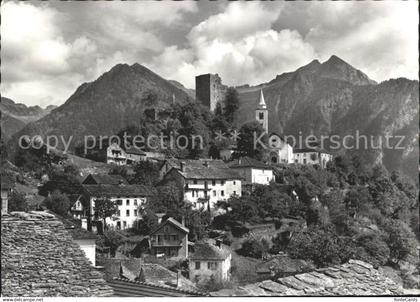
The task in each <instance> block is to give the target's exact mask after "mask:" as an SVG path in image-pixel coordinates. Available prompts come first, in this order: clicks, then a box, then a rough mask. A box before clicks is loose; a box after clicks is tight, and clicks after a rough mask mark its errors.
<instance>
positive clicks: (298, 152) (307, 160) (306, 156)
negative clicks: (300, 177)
mask: <svg viewBox="0 0 420 302" xmlns="http://www.w3.org/2000/svg"><path fill="white" fill-rule="evenodd" d="M293 153H294V154H293V156H294V161H295V163H297V164H302V165H318V166H320V167H321V168H323V169H325V168H326V167H327V163H328V162H329V161H331V160H332V159H333V156H332V154H330V153H329V152H328V151H326V150H324V149H322V148H320V147H318V146H310V147H307V148H301V149H294V150H293Z"/></svg>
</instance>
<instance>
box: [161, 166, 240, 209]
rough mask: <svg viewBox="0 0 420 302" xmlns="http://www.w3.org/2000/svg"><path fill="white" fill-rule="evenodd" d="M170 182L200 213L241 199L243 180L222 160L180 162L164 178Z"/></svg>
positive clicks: (164, 180)
mask: <svg viewBox="0 0 420 302" xmlns="http://www.w3.org/2000/svg"><path fill="white" fill-rule="evenodd" d="M167 181H174V182H175V183H176V184H177V185H178V187H179V188H180V189H181V190H182V192H183V196H184V200H185V201H189V202H191V203H192V204H193V205H194V207H195V208H197V209H198V208H206V207H207V208H209V209H211V208H214V205H215V204H216V203H217V201H219V200H227V199H229V198H230V197H232V196H241V195H242V176H241V175H240V174H239V173H238V172H236V171H234V170H232V169H230V168H229V167H228V166H227V165H226V164H225V163H224V162H223V161H221V160H188V161H180V162H179V166H177V167H173V168H171V169H170V170H169V172H168V173H166V175H165V176H164V177H163V182H167Z"/></svg>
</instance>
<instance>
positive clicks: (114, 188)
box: [83, 185, 155, 197]
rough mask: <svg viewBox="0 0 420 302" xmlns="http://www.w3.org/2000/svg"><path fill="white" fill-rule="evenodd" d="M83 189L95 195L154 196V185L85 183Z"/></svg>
mask: <svg viewBox="0 0 420 302" xmlns="http://www.w3.org/2000/svg"><path fill="white" fill-rule="evenodd" d="M83 190H84V191H85V192H86V193H87V194H89V195H90V196H93V197H119V196H120V197H147V196H153V195H154V194H155V191H154V189H153V187H150V186H144V185H83Z"/></svg>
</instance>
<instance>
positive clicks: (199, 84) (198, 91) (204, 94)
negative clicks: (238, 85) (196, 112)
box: [195, 74, 227, 112]
mask: <svg viewBox="0 0 420 302" xmlns="http://www.w3.org/2000/svg"><path fill="white" fill-rule="evenodd" d="M226 89H227V86H225V85H223V84H222V79H221V78H220V77H219V75H218V74H202V75H199V76H196V77H195V98H196V101H197V102H199V103H201V104H203V105H204V106H206V107H207V108H208V109H209V110H210V111H213V112H214V110H215V109H216V106H217V103H220V104H221V105H222V107H224V106H223V105H224V104H223V102H224V98H225V94H226Z"/></svg>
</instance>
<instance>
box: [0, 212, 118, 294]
mask: <svg viewBox="0 0 420 302" xmlns="http://www.w3.org/2000/svg"><path fill="white" fill-rule="evenodd" d="M1 228H2V234H1V271H2V273H1V284H2V288H1V292H2V295H3V296H32V297H33V296H68V297H75V296H78V297H88V296H110V295H112V293H113V291H112V288H111V287H109V286H108V285H107V284H106V282H105V280H104V279H103V276H102V274H101V273H100V272H99V271H97V270H96V269H95V268H93V267H92V266H91V264H90V262H89V260H88V259H87V258H86V256H85V254H84V252H83V251H82V250H81V249H80V248H79V246H78V245H77V244H76V243H75V242H74V241H73V240H72V236H71V235H70V233H69V232H67V231H66V229H65V227H64V225H63V223H62V222H61V221H59V220H58V219H57V218H56V217H55V216H54V215H52V214H48V213H45V212H35V211H34V212H30V213H26V212H12V213H10V214H7V215H4V216H2V219H1Z"/></svg>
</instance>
